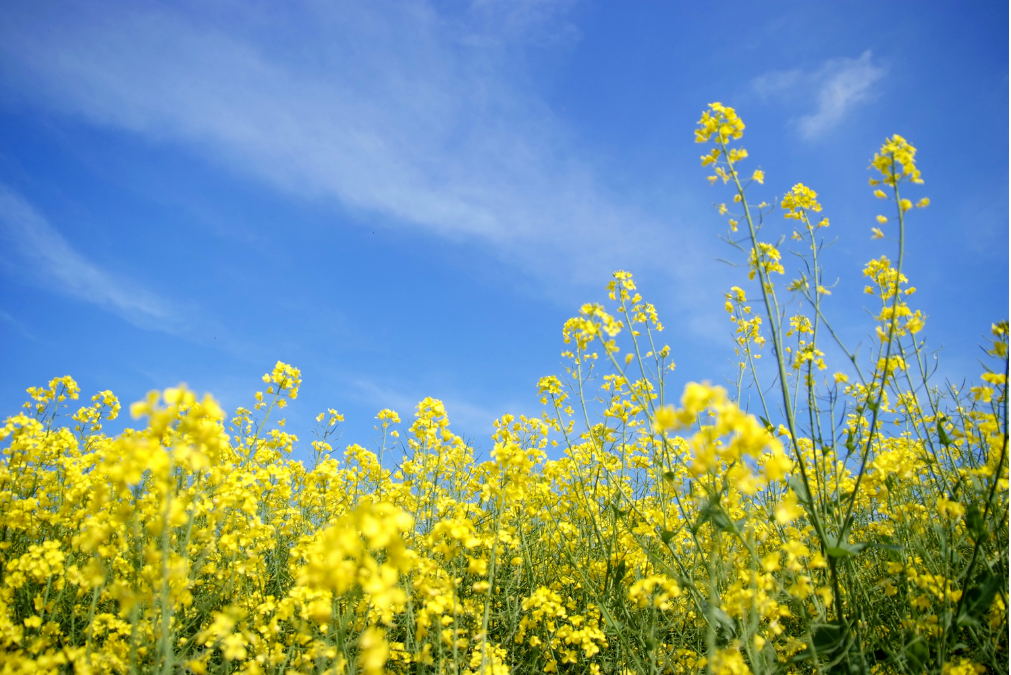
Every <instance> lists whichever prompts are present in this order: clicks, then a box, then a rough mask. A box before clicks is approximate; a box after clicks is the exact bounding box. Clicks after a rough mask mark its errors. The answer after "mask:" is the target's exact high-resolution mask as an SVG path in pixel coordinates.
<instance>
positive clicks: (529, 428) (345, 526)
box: [0, 104, 1008, 675]
mask: <svg viewBox="0 0 1011 675" xmlns="http://www.w3.org/2000/svg"><path fill="white" fill-rule="evenodd" d="M743 131H744V123H743V122H742V121H741V119H740V117H739V116H738V115H737V114H736V112H735V111H734V110H733V109H732V108H729V107H725V106H722V105H720V104H712V105H710V106H709V109H708V110H707V111H706V112H705V113H703V115H702V118H701V120H700V121H699V125H698V129H697V130H696V140H697V141H698V142H699V143H705V144H708V145H709V151H708V152H707V154H705V155H704V156H703V158H702V164H703V166H705V167H709V168H710V170H711V171H712V174H711V175H710V176H709V177H708V178H709V181H710V182H711V183H713V184H715V185H717V186H720V187H721V188H723V189H725V190H729V191H730V194H731V199H730V203H729V205H726V204H721V205H719V207H718V210H719V213H720V214H721V215H725V216H726V218H727V221H728V225H729V231H728V233H727V235H726V236H727V240H728V242H729V243H730V244H731V245H732V246H734V247H735V248H736V249H737V250H738V251H739V253H740V255H741V259H742V261H743V262H744V263H745V264H746V265H747V269H748V270H749V271H748V277H749V280H748V281H744V280H742V282H741V283H742V286H747V287H748V288H749V289H750V291H747V292H746V291H745V289H744V288H742V287H734V288H732V289H730V290H729V292H728V293H727V294H726V310H727V312H728V314H729V318H730V321H731V322H732V327H733V331H734V344H733V348H734V349H735V353H736V355H737V358H736V359H735V361H736V362H737V364H738V368H737V371H736V373H735V379H734V380H733V383H732V386H729V387H727V388H723V387H718V386H712V385H710V384H706V383H702V384H699V383H692V384H688V385H687V386H686V387H685V388H684V390H683V392H682V393H681V396H680V399H679V400H678V402H676V403H675V402H674V399H675V397H676V395H674V394H672V393H671V392H669V391H668V390H667V388H666V387H665V379H666V378H667V377H668V376H669V374H670V372H671V370H672V369H673V363H672V362H671V354H670V349H669V348H668V347H667V346H665V345H663V344H662V343H661V335H662V331H663V326H662V324H661V323H660V321H659V319H658V317H657V313H656V310H655V308H654V307H653V306H652V305H651V304H649V303H647V302H645V301H644V300H643V299H642V297H641V296H640V294H639V292H638V290H637V289H636V286H635V283H634V281H633V278H632V276H631V275H630V274H628V273H626V272H617V273H615V274H614V279H613V280H612V281H611V282H610V284H609V285H608V297H609V305H608V306H606V307H605V306H604V305H601V304H588V305H585V306H583V307H582V308H581V309H580V312H579V315H578V316H576V317H574V318H572V319H570V320H569V321H568V322H566V323H565V325H564V327H563V332H562V337H563V340H564V343H565V345H566V351H565V352H563V356H564V357H565V358H566V359H567V362H568V364H569V365H568V367H567V369H566V372H565V373H564V375H559V376H549V377H545V378H543V379H542V380H541V381H540V382H539V384H538V387H539V391H540V395H541V403H542V404H543V414H542V415H541V416H540V417H531V418H527V417H522V416H521V417H518V418H517V417H513V416H511V415H505V416H503V417H502V418H501V419H499V420H498V421H497V422H496V424H495V429H496V431H495V434H494V436H493V439H492V440H493V443H494V449H493V450H492V451H491V459H490V460H489V461H484V462H477V461H476V460H475V456H474V450H473V449H472V448H471V447H470V446H468V444H467V443H466V442H464V440H463V439H461V438H460V437H459V436H457V435H455V434H454V433H453V432H452V431H451V430H450V428H449V420H448V419H447V417H446V413H445V409H444V407H443V405H442V404H441V403H440V402H439V401H437V400H433V399H426V400H424V401H422V402H421V403H419V404H418V407H417V410H416V412H415V413H414V418H413V421H411V422H410V424H409V425H408V423H407V422H403V423H402V422H401V419H400V417H399V415H398V413H396V412H394V411H392V410H383V411H381V412H380V413H379V414H378V416H377V429H379V430H380V431H381V438H380V440H379V441H378V443H377V446H376V447H374V448H372V449H366V448H364V447H361V446H359V445H350V446H347V447H346V449H344V450H343V451H340V450H338V449H335V448H333V447H332V446H331V442H332V441H333V439H334V438H335V434H334V432H335V431H336V430H337V428H338V427H339V425H340V423H341V421H342V419H343V418H342V417H341V415H340V414H339V413H337V411H335V410H328V411H327V412H325V413H321V414H320V416H319V417H318V418H317V428H316V430H315V437H316V440H314V441H312V443H311V446H310V447H311V460H310V461H308V462H302V461H294V460H292V459H290V454H291V452H292V450H293V448H294V446H295V444H296V442H297V440H298V439H297V438H296V437H295V436H294V435H292V434H290V433H288V432H286V431H284V425H283V420H277V417H278V415H280V413H281V409H283V408H284V407H285V405H286V403H287V402H288V401H290V400H292V399H294V398H296V396H297V394H298V390H299V386H300V382H301V375H300V373H299V371H298V369H296V368H294V367H292V366H289V365H286V364H283V363H278V364H277V366H276V367H275V368H274V369H273V371H272V372H271V373H268V374H267V375H264V377H263V380H264V383H265V385H266V386H265V387H264V391H262V392H258V393H257V394H256V396H255V403H254V405H252V407H251V409H245V408H240V409H238V410H237V411H236V412H235V413H234V415H231V416H229V415H226V414H225V412H224V411H223V410H222V409H221V408H220V407H219V406H218V404H217V403H216V402H215V401H214V400H213V399H212V398H210V397H209V396H205V397H203V398H198V397H197V396H195V395H194V394H193V393H192V392H190V391H188V390H186V389H185V388H175V389H166V390H165V391H163V392H160V393H159V392H153V393H151V394H150V395H149V396H148V397H147V399H146V400H144V401H141V402H138V403H135V404H133V405H132V406H131V407H130V412H131V414H132V415H133V417H134V418H135V419H137V420H139V421H140V422H141V423H140V424H138V425H137V426H138V428H137V429H127V430H126V431H124V432H123V433H121V434H119V435H118V436H116V437H110V436H108V435H106V434H104V433H103V423H104V422H105V421H106V420H111V419H115V418H116V416H117V415H118V414H119V412H120V404H119V402H118V401H117V399H116V398H115V396H114V395H113V394H112V393H111V392H108V391H106V392H101V393H99V394H97V395H95V396H94V397H92V399H91V403H90V404H88V405H84V406H83V407H80V408H78V409H76V410H73V409H72V408H71V409H68V408H70V406H71V405H72V402H73V401H75V400H77V399H78V396H79V390H78V387H77V385H76V384H75V382H74V381H73V380H72V379H71V378H69V377H63V378H57V379H54V380H52V381H51V382H50V383H49V385H48V386H46V387H38V388H31V389H29V390H28V394H29V396H30V400H29V401H28V403H26V404H25V409H24V411H23V412H21V413H20V414H18V415H15V416H13V417H9V418H7V419H6V421H5V422H4V424H3V427H2V429H0V444H2V446H0V453H2V454H0V458H2V461H0V671H2V672H3V673H21V672H25V673H62V672H75V673H131V674H133V673H161V674H163V675H168V674H169V673H196V674H198V675H204V674H206V673H237V672H241V673H250V674H253V673H286V672H293V673H306V674H308V673H334V674H338V675H340V674H344V673H348V674H353V673H363V674H364V675H380V674H382V673H391V674H398V675H399V674H403V675H408V674H417V675H422V674H427V673H433V674H439V675H442V674H443V673H447V674H450V675H505V674H506V673H517V674H522V673H541V672H543V673H559V674H562V673H566V674H567V673H572V674H576V673H579V674H583V673H585V674H588V675H602V674H607V675H612V674H613V675H632V674H635V675H661V674H663V675H668V674H670V675H681V674H684V673H706V674H716V675H738V674H745V673H756V674H759V675H762V674H765V673H833V674H835V673H868V672H870V673H910V674H912V673H938V674H941V675H971V674H975V673H984V672H991V673H997V672H1007V667H1008V610H1007V607H1008V595H1007V594H1008V437H1007V417H1008V401H1007V375H1008V324H1007V322H1006V321H1005V322H1002V323H998V324H995V325H994V326H993V329H992V336H991V340H990V344H988V345H987V347H986V349H987V354H988V355H989V357H990V358H991V362H990V363H989V364H988V367H987V370H986V372H983V373H982V374H981V375H980V376H979V378H978V381H979V385H978V386H971V387H968V388H965V389H960V388H957V387H956V386H955V385H952V384H950V383H946V382H940V381H937V380H936V379H935V378H932V371H931V367H930V364H929V363H928V356H932V353H930V352H928V350H927V347H926V343H925V341H924V339H923V334H924V331H925V326H926V317H925V316H924V315H923V313H922V312H921V311H920V310H917V309H915V308H914V307H913V306H911V304H910V303H911V302H912V301H913V298H912V296H913V293H914V290H915V289H914V288H913V287H912V286H910V285H909V282H908V280H907V279H906V277H905V275H904V274H903V262H904V248H905V240H906V236H907V233H906V225H907V220H908V219H910V218H911V217H912V216H913V214H915V207H921V208H922V207H925V206H927V205H928V204H929V200H928V199H926V198H924V197H919V198H918V199H917V201H916V202H915V204H914V202H913V200H912V198H911V197H909V196H908V195H907V192H908V193H914V194H915V193H916V191H917V190H919V189H921V188H920V187H919V186H920V184H921V183H922V182H923V180H922V178H921V175H920V171H919V170H918V169H917V167H916V162H915V153H916V150H915V149H914V148H913V147H912V146H911V145H910V144H909V143H908V142H907V141H906V140H905V139H903V138H901V137H900V136H893V137H892V138H890V139H887V141H886V142H885V144H884V145H883V146H882V147H881V148H880V150H879V151H878V153H876V154H875V155H874V157H873V159H872V169H873V171H874V172H875V173H874V177H873V178H872V179H871V187H872V188H873V189H874V192H873V194H874V195H875V196H876V197H877V198H879V199H881V200H883V203H886V204H887V205H888V209H887V212H888V215H881V216H879V217H878V223H877V227H875V228H873V229H872V235H873V237H875V238H882V239H884V238H885V236H886V231H887V235H888V242H886V243H887V245H888V246H891V247H892V249H893V250H892V251H891V252H890V254H891V255H892V256H894V258H895V261H894V262H893V261H892V259H890V258H889V257H886V256H882V257H879V258H877V259H874V260H871V261H870V262H869V263H868V264H867V265H866V267H865V269H864V270H863V274H864V277H866V283H867V286H866V289H865V290H866V292H867V294H868V296H869V297H870V298H871V302H872V303H873V304H874V310H873V311H874V327H873V332H874V334H876V342H875V344H873V345H872V347H871V348H870V349H867V348H865V349H864V350H862V351H856V350H851V349H850V348H849V347H848V346H847V345H846V344H844V342H843V341H842V340H841V339H840V338H839V332H838V331H836V329H835V327H834V326H833V324H832V323H831V321H830V318H829V311H828V307H827V304H828V303H827V300H828V296H829V295H830V292H829V290H828V289H827V288H826V286H825V283H824V270H823V268H822V259H821V255H822V252H823V247H824V241H823V239H822V233H823V231H824V230H825V228H827V227H829V221H828V219H827V218H824V217H820V214H821V212H822V206H821V205H820V204H819V203H818V201H817V194H816V193H815V192H814V191H813V190H812V189H811V188H809V187H806V186H804V185H796V186H794V187H793V188H792V189H790V190H789V191H788V192H787V193H786V195H785V196H784V197H783V198H782V199H779V200H776V201H777V202H778V204H774V205H770V204H766V203H765V202H758V203H755V202H754V200H752V199H751V197H750V195H751V194H752V193H753V192H754V191H756V190H760V189H763V188H762V186H763V185H764V181H765V174H764V173H763V172H762V171H761V170H755V171H753V172H751V173H750V174H749V175H745V173H742V170H741V169H740V168H739V167H740V166H741V164H742V162H744V161H745V159H746V158H747V156H748V155H747V152H746V150H744V149H743V148H742V147H740V145H739V144H738V141H739V139H740V138H741V137H742V134H743ZM777 206H778V210H779V211H780V212H781V213H782V215H784V216H785V217H786V221H785V222H786V224H787V225H788V226H790V227H789V230H792V232H788V234H790V235H791V237H792V239H791V242H792V245H793V246H794V247H795V250H793V252H794V253H797V254H799V255H800V256H801V258H802V264H801V266H800V271H799V272H798V276H797V277H796V278H795V279H792V280H788V281H787V280H786V277H785V276H784V275H785V273H786V269H785V267H784V264H783V257H782V255H783V251H782V250H781V248H780V247H781V245H782V244H780V245H774V244H772V243H769V242H768V241H764V240H763V239H762V238H761V237H762V235H763V231H764V230H765V229H775V228H776V227H778V225H777V223H782V222H783V221H781V220H778V219H775V220H774V212H775V211H776V210H777V209H776V207H777ZM749 284H750V285H749ZM749 292H750V293H751V295H752V296H753V299H752V300H749V299H748V296H747V293H749ZM798 300H799V301H800V302H799V303H798ZM798 306H799V307H800V310H799V311H798V310H797V309H796V308H797V307H798ZM794 312H796V313H794ZM826 344H831V345H832V347H831V349H830V351H831V352H832V353H837V354H840V355H841V358H842V360H843V362H842V363H841V364H840V365H839V368H838V372H834V374H829V370H828V365H827V363H826V358H827V357H826V355H825V353H824V349H827V347H826ZM763 356H764V357H765V359H764V360H762V357H763ZM744 405H747V407H748V408H749V410H745V409H742V406H744ZM71 410H73V412H71ZM272 420H276V421H272ZM549 450H550V453H549ZM549 454H550V455H551V456H554V457H557V459H548V456H549Z"/></svg>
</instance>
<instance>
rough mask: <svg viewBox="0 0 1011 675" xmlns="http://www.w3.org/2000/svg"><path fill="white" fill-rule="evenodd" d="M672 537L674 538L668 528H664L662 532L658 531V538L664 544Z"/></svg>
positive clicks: (668, 542)
mask: <svg viewBox="0 0 1011 675" xmlns="http://www.w3.org/2000/svg"><path fill="white" fill-rule="evenodd" d="M673 538H674V533H673V532H671V531H670V530H664V531H663V532H661V533H660V539H661V540H662V541H663V543H665V544H670V540H671V539H673Z"/></svg>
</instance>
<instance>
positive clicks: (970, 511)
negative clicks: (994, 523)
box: [965, 503, 990, 541]
mask: <svg viewBox="0 0 1011 675" xmlns="http://www.w3.org/2000/svg"><path fill="white" fill-rule="evenodd" d="M965 525H966V527H967V528H968V529H969V534H971V535H972V539H973V541H986V540H987V539H989V538H990V529H989V528H988V527H987V526H986V521H985V520H983V514H982V513H980V511H979V506H977V505H976V504H975V503H973V504H969V506H968V507H967V508H966V509H965Z"/></svg>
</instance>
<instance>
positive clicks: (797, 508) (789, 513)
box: [775, 490, 804, 525]
mask: <svg viewBox="0 0 1011 675" xmlns="http://www.w3.org/2000/svg"><path fill="white" fill-rule="evenodd" d="M802 515H804V507H802V506H801V505H800V504H799V503H798V501H797V495H796V493H794V491H793V490H789V491H787V493H786V496H785V497H783V501H782V502H780V503H779V505H777V506H776V511H775V517H776V522H777V523H779V524H780V525H787V524H789V523H792V522H793V521H794V520H796V519H797V518H798V517H799V516H802Z"/></svg>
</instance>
